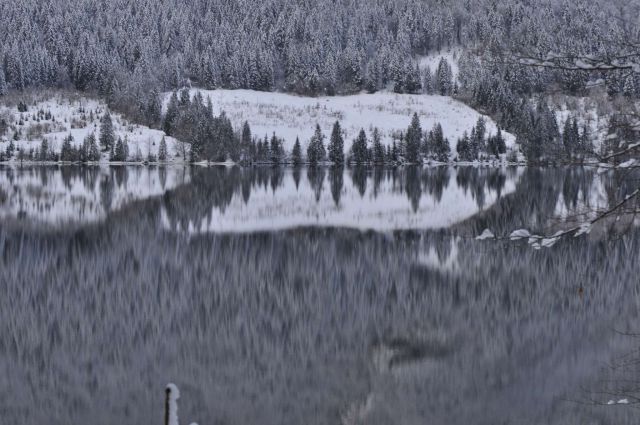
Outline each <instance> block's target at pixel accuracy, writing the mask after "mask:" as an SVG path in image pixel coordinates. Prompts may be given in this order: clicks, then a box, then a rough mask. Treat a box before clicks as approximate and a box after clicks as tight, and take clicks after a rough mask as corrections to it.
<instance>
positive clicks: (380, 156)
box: [373, 127, 385, 165]
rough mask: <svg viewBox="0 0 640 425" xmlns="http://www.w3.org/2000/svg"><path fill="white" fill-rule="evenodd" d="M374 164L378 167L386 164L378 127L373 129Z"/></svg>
mask: <svg viewBox="0 0 640 425" xmlns="http://www.w3.org/2000/svg"><path fill="white" fill-rule="evenodd" d="M373 163H374V164H376V165H382V164H384V163H385V150H384V146H383V145H382V141H381V138H380V131H379V130H378V128H377V127H376V128H374V129H373Z"/></svg>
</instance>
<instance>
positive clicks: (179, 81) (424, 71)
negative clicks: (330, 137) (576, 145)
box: [0, 0, 640, 161]
mask: <svg viewBox="0 0 640 425" xmlns="http://www.w3.org/2000/svg"><path fill="white" fill-rule="evenodd" d="M631 3H633V2H631ZM633 10H634V9H633V4H630V2H624V1H621V0H620V1H617V0H616V1H586V0H579V1H574V0H544V1H536V2H529V1H525V0H507V1H501V2H497V1H495V0H451V1H447V2H442V1H439V0H393V1H387V0H318V1H313V2H300V1H296V0H266V1H265V0H232V1H229V0H196V1H190V2H183V1H181V0H159V1H150V0H146V1H136V2H128V1H123V0H118V1H105V0H102V1H97V2H96V1H93V0H45V1H40V0H25V1H22V2H2V3H0V17H2V18H1V19H2V25H0V38H1V39H2V40H3V42H2V43H1V44H0V62H1V66H0V95H2V94H4V93H6V92H8V91H11V90H23V89H25V88H28V87H35V88H37V87H61V86H62V87H69V86H73V87H75V88H77V89H80V90H86V91H91V92H96V93H98V94H99V95H101V96H103V97H104V98H106V99H107V101H108V102H109V104H110V106H111V107H113V108H114V109H116V110H118V111H119V112H122V113H125V114H126V115H127V116H128V117H129V118H131V119H132V120H134V121H136V122H139V123H142V124H146V125H149V126H152V127H157V126H160V125H161V123H162V121H163V120H162V117H161V108H160V96H161V93H162V92H164V91H169V90H175V89H178V88H181V87H184V86H190V85H193V86H198V87H202V88H207V89H213V88H232V89H233V88H247V89H255V90H263V91H272V90H281V91H287V92H295V93H299V94H305V95H319V94H324V95H332V94H345V93H355V92H360V91H362V90H367V91H369V92H375V91H377V90H381V89H391V90H394V91H396V92H399V93H438V94H445V95H451V94H455V95H457V96H459V97H460V98H462V99H464V100H466V101H467V102H468V103H471V104H472V106H474V107H476V108H481V109H483V110H486V111H487V112H488V113H490V114H491V115H492V116H494V117H495V119H496V120H497V121H498V123H499V124H500V126H501V127H502V128H503V129H506V130H507V131H509V132H511V133H513V134H516V135H517V136H518V139H519V142H520V145H521V146H522V147H523V151H524V153H525V155H526V156H527V158H528V159H529V160H531V161H544V160H547V159H549V158H555V157H557V156H558V155H560V154H561V155H562V156H563V157H565V158H566V149H565V147H564V142H563V138H562V137H560V136H561V133H562V131H561V130H558V131H556V130H555V128H553V127H554V125H553V124H552V123H551V122H550V120H549V119H548V115H549V114H548V112H547V111H546V110H545V107H546V106H545V105H543V103H544V102H537V106H536V102H531V99H535V97H536V95H537V94H541V93H544V92H547V91H549V90H559V91H561V92H565V93H570V94H582V93H585V92H586V90H587V89H588V87H589V86H590V85H592V84H593V83H599V84H604V86H605V87H606V90H607V91H608V94H609V95H611V96H624V97H628V98H632V99H633V98H638V97H639V96H640V74H639V73H637V72H625V71H624V70H619V71H615V70H614V71H610V72H589V71H586V70H580V69H563V68H557V67H556V68H553V67H550V68H547V67H532V66H526V65H523V64H522V63H520V62H518V61H513V60H509V58H508V57H505V56H507V53H513V52H515V53H519V54H521V55H523V56H527V57H544V56H545V55H547V54H549V52H553V51H557V52H563V53H564V54H568V55H570V56H572V57H573V56H575V57H581V56H584V57H624V56H625V55H631V54H637V47H634V44H633V43H631V42H630V41H629V40H634V39H638V36H639V34H638V33H639V32H640V29H638V28H639V26H638V25H635V24H637V22H635V21H634V18H633V16H634V12H633ZM635 16H636V17H637V14H636V15H635ZM455 47H461V48H462V49H460V50H459V51H460V52H461V53H460V55H461V56H460V57H458V58H457V62H458V68H459V73H458V76H457V78H455V79H454V78H452V76H453V72H452V67H451V64H448V63H447V62H445V61H441V62H440V63H439V64H438V66H436V67H434V68H435V69H430V68H429V67H426V66H420V58H421V56H424V55H428V54H432V53H435V52H442V51H443V50H445V49H451V48H455ZM551 112H553V111H551ZM223 121H224V120H223ZM223 124H224V123H223V122H220V127H221V129H222V130H221V131H228V128H226V129H225V128H224V127H225V125H223ZM615 124H616V125H617V127H616V129H615V135H616V137H617V139H618V140H617V141H615V144H617V145H620V144H623V145H624V142H625V140H624V138H625V137H627V138H628V136H632V137H637V130H634V131H632V130H633V129H630V128H631V126H630V125H628V124H629V123H627V122H625V120H624V117H622V118H620V119H617V120H616V121H615ZM556 126H557V124H556ZM227 127H228V126H227ZM612 131H613V130H612ZM610 134H613V133H610ZM611 140H613V138H611ZM582 145H586V144H585V143H582ZM616 147H617V146H613V147H612V149H615V148H616ZM231 150H233V149H231ZM583 150H584V149H583ZM196 153H197V154H198V155H200V154H203V153H198V152H196ZM230 154H231V155H235V154H236V153H235V152H230ZM206 155H207V156H216V153H214V152H207V153H206Z"/></svg>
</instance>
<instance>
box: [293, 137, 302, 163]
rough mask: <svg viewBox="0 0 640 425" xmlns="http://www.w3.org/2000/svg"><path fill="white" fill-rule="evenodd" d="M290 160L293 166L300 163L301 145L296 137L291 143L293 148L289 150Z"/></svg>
mask: <svg viewBox="0 0 640 425" xmlns="http://www.w3.org/2000/svg"><path fill="white" fill-rule="evenodd" d="M291 162H292V163H293V165H294V166H295V167H298V166H300V165H301V164H302V147H301V146H300V139H299V138H298V137H296V142H295V143H294V144H293V150H292V151H291Z"/></svg>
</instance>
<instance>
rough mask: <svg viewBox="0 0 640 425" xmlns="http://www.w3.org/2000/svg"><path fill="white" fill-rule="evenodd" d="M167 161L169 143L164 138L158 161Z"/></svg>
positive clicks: (161, 142) (159, 149)
mask: <svg viewBox="0 0 640 425" xmlns="http://www.w3.org/2000/svg"><path fill="white" fill-rule="evenodd" d="M166 160H167V141H166V139H165V137H164V136H163V137H162V139H161V140H160V146H159V147H158V161H160V162H165V161H166Z"/></svg>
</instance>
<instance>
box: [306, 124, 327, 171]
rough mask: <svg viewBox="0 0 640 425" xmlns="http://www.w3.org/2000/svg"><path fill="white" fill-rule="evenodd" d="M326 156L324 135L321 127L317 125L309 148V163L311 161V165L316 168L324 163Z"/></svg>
mask: <svg viewBox="0 0 640 425" xmlns="http://www.w3.org/2000/svg"><path fill="white" fill-rule="evenodd" d="M326 155H327V153H326V151H325V147H324V134H322V130H320V125H318V124H316V131H315V133H314V134H313V136H312V137H311V141H310V142H309V146H308V147H307V161H309V165H311V166H312V167H315V166H316V165H318V163H319V162H322V161H324V159H325V157H326Z"/></svg>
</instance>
